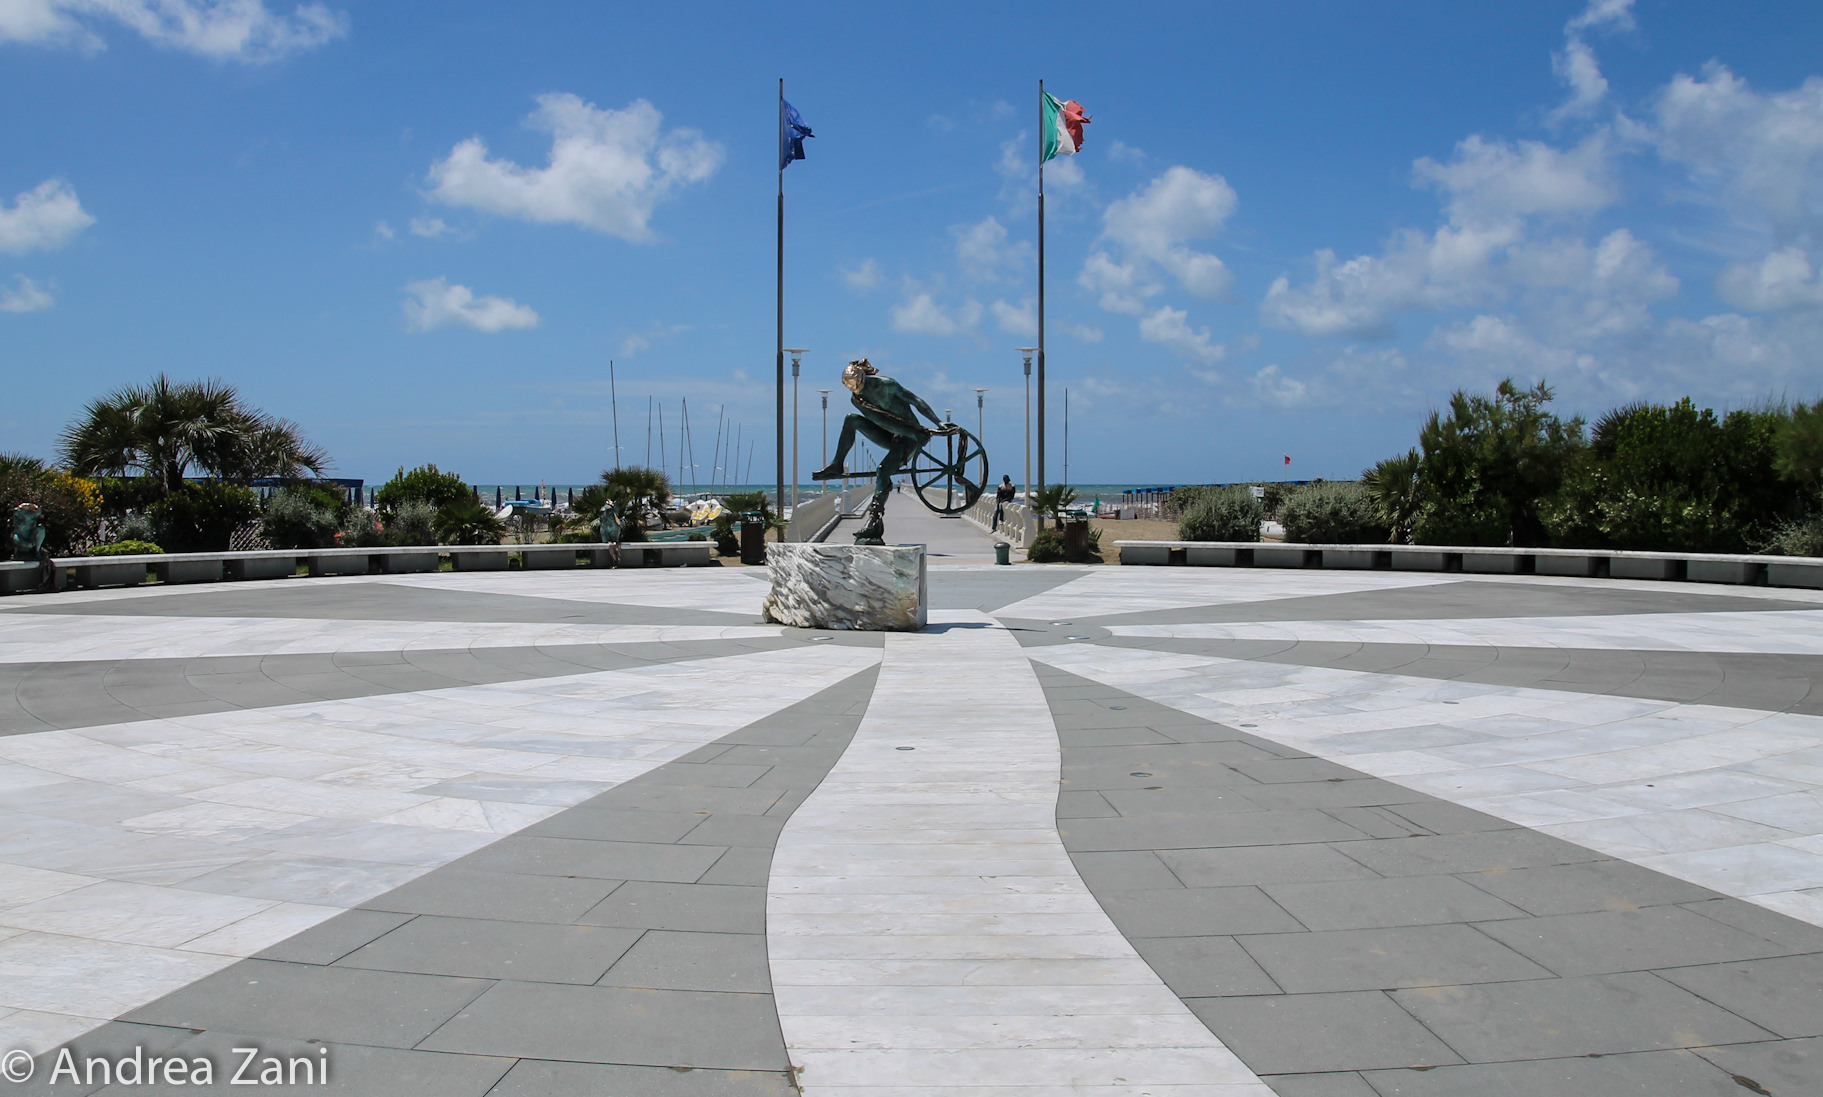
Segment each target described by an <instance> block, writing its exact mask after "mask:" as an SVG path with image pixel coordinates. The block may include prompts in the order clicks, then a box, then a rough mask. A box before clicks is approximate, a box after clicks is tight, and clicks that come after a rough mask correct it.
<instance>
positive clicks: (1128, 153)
mask: <svg viewBox="0 0 1823 1097" xmlns="http://www.w3.org/2000/svg"><path fill="white" fill-rule="evenodd" d="M1108 159H1110V160H1113V161H1114V162H1115V163H1119V164H1143V163H1145V162H1146V154H1145V153H1144V152H1142V151H1141V150H1139V149H1136V148H1134V147H1133V146H1132V145H1129V144H1127V143H1126V142H1125V141H1122V140H1119V139H1116V140H1113V141H1110V142H1108Z"/></svg>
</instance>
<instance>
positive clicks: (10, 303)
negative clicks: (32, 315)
mask: <svg viewBox="0 0 1823 1097" xmlns="http://www.w3.org/2000/svg"><path fill="white" fill-rule="evenodd" d="M15 277H16V278H17V279H18V283H19V284H18V287H17V288H6V287H0V312H38V311H39V310H41V309H48V308H50V307H51V306H52V305H54V304H56V303H57V299H56V298H55V297H52V296H51V295H50V294H48V293H46V292H45V291H44V290H42V289H40V288H39V287H38V283H36V282H34V281H32V280H31V279H30V278H27V277H26V276H25V275H23V274H20V275H16V276H15Z"/></svg>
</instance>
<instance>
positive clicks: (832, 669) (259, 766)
mask: <svg viewBox="0 0 1823 1097" xmlns="http://www.w3.org/2000/svg"><path fill="white" fill-rule="evenodd" d="M22 620H24V621H25V622H26V623H28V624H38V623H41V622H44V621H54V622H59V623H80V622H85V621H86V622H91V623H94V622H101V623H103V624H104V625H105V624H106V623H108V622H114V621H129V622H131V623H132V624H134V625H137V626H150V628H149V630H148V632H147V634H146V635H143V636H135V637H133V638H130V639H128V640H125V641H123V642H122V643H118V644H116V645H114V646H113V647H111V648H110V647H108V646H107V644H106V642H105V641H106V637H105V635H102V634H101V633H84V636H85V637H86V638H87V639H90V640H93V641H95V642H96V644H97V647H96V649H95V650H99V651H104V652H106V653H107V657H109V658H117V657H120V655H121V650H122V647H123V646H127V647H130V646H132V645H136V644H140V643H145V644H147V645H149V647H147V648H146V649H145V650H147V651H158V652H159V653H160V654H168V653H169V651H170V648H171V647H174V646H176V645H178V644H180V643H181V642H182V641H183V639H184V638H186V637H190V638H201V637H206V636H207V635H208V633H209V632H210V630H212V629H214V628H217V627H218V626H220V625H221V622H220V621H218V620H215V619H208V620H205V619H189V618H173V617H166V618H146V617H135V618H81V617H69V618H53V617H48V616H34V617H31V618H29V619H27V618H14V619H13V620H10V621H9V622H8V625H9V627H10V626H12V625H15V624H18V623H20V622H21V621H22ZM230 624H232V623H231V622H230ZM282 624H285V625H292V624H300V625H323V624H328V625H331V626H340V625H350V624H352V625H357V626H358V625H361V624H372V623H370V622H366V623H364V622H320V621H311V622H283V623H282ZM393 624H394V623H390V622H382V623H379V629H380V630H385V629H387V628H390V627H392V625H393ZM53 627H55V626H53ZM160 627H162V628H163V630H164V631H165V632H166V633H167V634H168V637H169V640H170V642H169V643H168V644H166V645H164V650H162V651H160V650H159V645H158V642H157V638H156V636H155V635H152V633H155V632H156V631H157V629H158V628H160ZM438 627H439V628H442V627H443V626H438ZM490 627H491V626H490ZM627 628H628V631H630V632H634V633H642V632H649V631H651V630H645V629H643V627H642V626H628V627H627ZM501 629H502V632H503V633H516V635H518V636H520V637H521V639H520V640H519V641H518V642H521V643H524V642H526V641H525V639H524V637H525V635H526V634H525V633H524V632H523V631H518V632H516V630H519V626H502V627H501ZM595 631H597V632H599V633H601V634H603V636H604V638H605V639H608V640H610V641H618V640H619V639H621V638H622V637H623V636H624V635H626V633H625V632H622V631H621V630H619V629H605V628H600V629H596V630H595ZM713 631H716V632H722V631H725V630H713ZM755 631H756V632H760V633H764V634H770V633H773V632H775V631H776V630H773V629H764V630H755ZM334 632H335V630H334V629H332V630H329V631H326V632H325V633H323V634H319V635H322V636H325V637H327V639H328V640H329V641H333V642H335V643H338V644H339V643H342V642H353V643H371V642H374V641H373V639H372V636H371V634H370V635H369V636H367V637H365V638H362V637H360V636H359V632H360V630H359V629H358V628H356V629H354V630H346V629H344V630H341V631H340V634H339V635H335V634H334ZM393 635H394V641H393V642H400V641H399V633H398V632H397V631H395V632H394V633H393ZM541 635H545V634H544V633H541ZM475 642H477V643H482V644H489V645H491V644H492V643H493V642H494V637H493V636H492V635H491V634H486V633H485V630H483V629H481V628H480V627H477V630H476V634H475ZM544 642H550V641H544ZM558 642H569V641H558ZM430 646H441V644H440V643H435V642H433V643H431V645H430ZM329 650H334V649H333V648H331V649H329ZM40 657H42V656H40ZM878 658H879V652H878V651H877V650H875V649H870V648H860V647H850V646H846V645H832V646H829V647H817V648H810V647H800V648H793V649H787V650H783V651H770V652H755V653H749V654H744V655H732V656H727V657H722V658H718V659H713V660H701V661H691V662H683V663H675V664H669V665H663V666H657V667H645V668H641V669H639V670H636V671H604V672H593V673H587V674H578V675H572V676H567V677H561V678H550V679H541V680H538V681H535V682H512V683H502V684H498V685H489V686H468V687H460V688H453V689H446V690H435V691H427V692H423V693H414V694H394V695H387V696H381V697H368V698H355V699H349V700H342V701H321V702H312V703H307V704H299V705H290V706H283V707H277V708H270V709H258V710H250V711H236V712H222V713H211V714H207V715H199V716H187V717H181V718H173V719H162V720H143V721H136V722H133V723H126V724H114V725H107V726H102V727H93V728H83V729H79V730H73V731H47V732H36V733H28V734H21V735H12V736H6V737H0V1048H11V1047H15V1046H21V1047H26V1048H28V1049H29V1050H33V1051H42V1050H44V1049H46V1048H48V1047H51V1046H54V1045H55V1044H56V1043H59V1042H62V1041H64V1040H68V1039H70V1038H72V1037H74V1036H75V1035H77V1034H79V1033H80V1032H82V1031H85V1030H86V1029H88V1028H90V1027H93V1026H94V1025H96V1024H100V1023H102V1022H103V1021H106V1020H108V1019H110V1018H112V1017H115V1016H117V1015H119V1014H120V1013H123V1012H125V1011H127V1010H130V1009H133V1008H135V1007H137V1006H139V1005H142V1004H144V1003H145V1002H147V1001H150V1000H152V999H153V998H155V997H158V996H159V995H162V994H165V993H168V992H169V991H171V990H174V989H176V988H177V987H179V986H182V985H184V984H186V983H188V982H190V981H192V980H194V979H196V978H200V977H202V976H204V975H207V974H209V973H211V972H213V971H216V970H219V969H220V968H221V967H223V966H225V965H227V964H229V963H231V962H233V961H234V960H235V959H237V958H239V957H243V956H248V955H251V954H253V953H255V952H258V951H260V950H261V949H264V948H266V947H268V946H270V945H272V944H274V943H276V942H278V941H281V940H283V939H284V938H286V937H289V936H291V935H292V934H294V933H297V932H299V931H301V930H303V929H307V928H309V927H310V926H312V925H315V924H316V923H318V922H320V921H322V920H323V919H325V918H328V917H330V916H331V915H333V914H335V913H337V912H339V911H340V910H344V909H347V908H348V907H351V906H354V905H357V904H359V903H361V902H364V901H366V900H367V899H370V898H372V897H373V896H375V895H377V894H379V893H381V892H383V891H385V890H387V889H389V888H391V887H395V886H397V885H398V884H401V883H404V882H405V881H407V880H410V879H412V878H414V877H416V876H419V875H421V874H423V873H424V872H426V871H428V870H430V869H432V868H435V867H437V866H439V865H443V864H447V863H448V862H450V861H451V860H454V859H455V858H457V857H459V856H462V855H463V854H465V853H468V852H471V851H473V850H474V849H477V848H479V847H481V846H483V845H486V844H487V843H489V842H492V841H494V840H496V839H498V838H499V837H501V836H502V835H504V834H509V833H512V832H514V831H517V830H519V829H521V828H523V827H525V826H528V825H530V824H531V823H534V822H537V821H539V820H541V819H544V818H547V817H549V816H550V815H552V814H554V813H555V812H557V811H560V810H562V809H563V808H564V807H567V806H569V805H571V804H574V803H577V802H579V801H581V800H583V799H586V798H587V797H589V796H591V795H593V794H595V793H597V792H599V791H601V790H602V789H604V788H607V787H610V786H612V785H614V784H616V783H618V782H620V781H623V780H626V779H628V778H630V777H634V776H637V775H638V774H640V773H644V772H645V771H647V770H649V769H651V768H653V767H655V766H658V765H661V764H663V763H664V762H667V761H670V760H671V759H673V758H676V757H678V756H679V755H682V754H684V753H686V752H688V751H690V750H692V749H694V748H695V747H697V746H700V745H702V744H703V743H706V742H710V741H712V740H714V739H716V738H719V737H721V736H723V735H726V734H727V733H728V732H730V731H732V730H734V729H735V728H738V727H740V726H742V725H743V724H746V723H748V722H750V721H752V720H754V719H757V718H759V717H761V716H764V715H766V714H768V713H770V712H774V711H776V710H778V709H779V708H782V707H784V706H786V705H789V704H792V703H794V702H796V701H799V700H802V699H803V698H805V697H807V696H809V695H811V694H812V693H815V692H816V691H818V690H821V689H824V688H827V687H828V686H831V685H834V684H835V683H836V682H838V681H840V680H841V679H842V678H844V677H846V676H848V675H850V674H853V673H855V672H856V671H858V670H861V669H863V668H864V667H866V666H868V665H870V664H871V663H873V662H875V661H876V660H877V659H878ZM5 1011H11V1012H5Z"/></svg>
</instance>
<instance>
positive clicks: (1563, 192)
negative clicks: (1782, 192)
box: [1261, 132, 1675, 338]
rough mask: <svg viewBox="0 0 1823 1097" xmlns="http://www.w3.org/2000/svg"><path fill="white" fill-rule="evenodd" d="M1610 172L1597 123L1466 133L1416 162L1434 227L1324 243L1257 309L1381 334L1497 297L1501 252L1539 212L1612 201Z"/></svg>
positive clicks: (1343, 332) (1284, 320)
mask: <svg viewBox="0 0 1823 1097" xmlns="http://www.w3.org/2000/svg"><path fill="white" fill-rule="evenodd" d="M1611 174H1612V166H1611V163H1610V149H1609V146H1608V139H1607V135H1606V134H1605V133H1604V132H1598V133H1595V134H1591V135H1590V136H1589V137H1588V138H1586V139H1585V140H1583V141H1582V142H1581V143H1580V144H1578V145H1577V146H1575V147H1574V148H1571V149H1567V150H1560V149H1554V148H1551V147H1550V146H1548V145H1543V144H1540V143H1538V142H1535V141H1521V142H1518V143H1516V144H1508V143H1505V142H1491V141H1486V140H1483V139H1482V138H1481V137H1479V136H1474V137H1470V138H1468V139H1467V140H1465V141H1462V142H1461V143H1459V144H1458V145H1457V146H1456V151H1455V155H1454V157H1453V158H1452V159H1451V160H1450V161H1449V162H1448V163H1438V162H1437V161H1435V160H1432V159H1430V158H1429V157H1425V158H1423V159H1420V160H1418V161H1417V162H1416V163H1415V164H1414V165H1413V176H1414V179H1415V180H1417V181H1419V182H1422V183H1428V184H1431V185H1434V186H1436V187H1437V188H1438V189H1439V190H1441V191H1442V192H1443V194H1444V211H1445V223H1444V224H1443V225H1441V226H1440V227H1438V229H1437V230H1436V231H1435V232H1434V233H1432V234H1430V235H1426V234H1424V233H1421V232H1417V231H1415V230H1411V229H1407V230H1403V231H1401V232H1399V233H1396V234H1395V235H1394V236H1393V238H1392V239H1391V240H1390V241H1388V243H1387V245H1386V247H1385V248H1384V249H1383V250H1382V252H1381V254H1379V255H1362V256H1357V257H1356V258H1354V259H1350V260H1348V261H1346V262H1339V261H1338V260H1337V258H1336V255H1335V253H1334V252H1333V251H1330V250H1328V249H1324V250H1321V251H1319V252H1317V253H1316V255H1315V257H1314V261H1315V266H1316V272H1315V277H1314V278H1313V279H1312V280H1311V281H1310V282H1309V283H1307V284H1306V285H1303V286H1300V287H1297V288H1295V289H1294V288H1293V287H1292V285H1291V281H1290V279H1289V278H1288V277H1285V276H1281V277H1279V278H1278V279H1277V280H1275V281H1274V282H1273V283H1272V285H1271V287H1270V288H1269V289H1268V290H1267V292H1266V300H1265V302H1264V304H1263V305H1262V307H1261V315H1262V318H1263V319H1264V320H1265V322H1267V323H1268V324H1271V325H1273V326H1275V327H1280V328H1288V329H1290V330H1293V331H1299V332H1302V333H1303V334H1305V335H1312V336H1319V337H1337V336H1345V337H1366V338H1384V337H1386V336H1388V335H1390V334H1391V333H1392V330H1393V317H1394V316H1395V315H1396V314H1398V313H1400V312H1403V311H1407V310H1436V309H1444V308H1457V307H1464V306H1472V305H1478V304H1486V303H1490V302H1492V301H1496V300H1499V299H1500V298H1501V297H1503V296H1504V295H1505V293H1506V292H1507V290H1508V288H1509V283H1510V281H1511V278H1512V275H1513V273H1514V272H1513V271H1512V270H1508V269H1505V268H1506V266H1507V265H1506V264H1503V263H1501V262H1500V261H1501V260H1502V259H1505V258H1509V257H1510V256H1511V255H1512V253H1513V251H1514V249H1517V248H1520V247H1522V246H1523V245H1524V244H1525V243H1526V241H1527V233H1528V232H1529V231H1530V230H1531V229H1532V228H1533V226H1534V225H1535V224H1536V223H1537V222H1540V221H1547V222H1557V221H1561V220H1564V219H1566V218H1572V217H1577V216H1586V215H1588V214H1591V213H1594V212H1596V211H1598V210H1600V209H1603V208H1605V207H1606V206H1608V205H1609V204H1611V203H1612V202H1614V201H1616V200H1617V199H1618V197H1619V196H1618V192H1617V190H1616V188H1615V187H1614V185H1613V183H1612V182H1611ZM1627 239H1628V240H1631V237H1627ZM1521 273H1523V272H1521ZM1667 277H1668V276H1667ZM1672 287H1673V288H1674V289H1675V282H1673V283H1672Z"/></svg>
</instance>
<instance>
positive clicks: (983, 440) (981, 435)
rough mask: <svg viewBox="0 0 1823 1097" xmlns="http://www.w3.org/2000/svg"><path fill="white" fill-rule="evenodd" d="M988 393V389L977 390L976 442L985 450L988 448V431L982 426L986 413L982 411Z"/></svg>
mask: <svg viewBox="0 0 1823 1097" xmlns="http://www.w3.org/2000/svg"><path fill="white" fill-rule="evenodd" d="M986 392H987V390H986V389H976V390H975V442H976V444H977V445H979V446H981V447H982V448H983V449H985V448H987V430H986V429H985V428H984V427H983V426H982V416H983V415H984V414H985V413H984V412H983V411H982V410H981V403H982V401H983V400H985V399H986V396H984V395H983V394H984V393H986Z"/></svg>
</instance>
